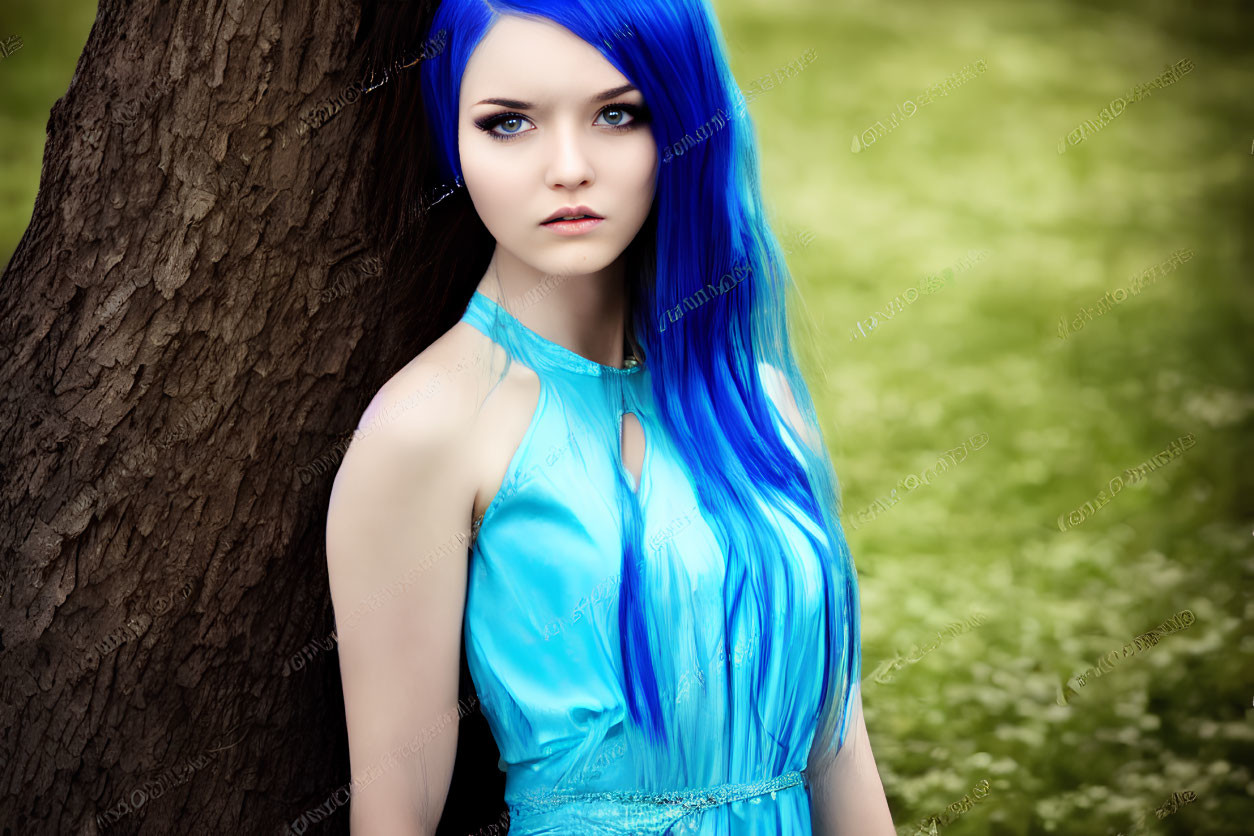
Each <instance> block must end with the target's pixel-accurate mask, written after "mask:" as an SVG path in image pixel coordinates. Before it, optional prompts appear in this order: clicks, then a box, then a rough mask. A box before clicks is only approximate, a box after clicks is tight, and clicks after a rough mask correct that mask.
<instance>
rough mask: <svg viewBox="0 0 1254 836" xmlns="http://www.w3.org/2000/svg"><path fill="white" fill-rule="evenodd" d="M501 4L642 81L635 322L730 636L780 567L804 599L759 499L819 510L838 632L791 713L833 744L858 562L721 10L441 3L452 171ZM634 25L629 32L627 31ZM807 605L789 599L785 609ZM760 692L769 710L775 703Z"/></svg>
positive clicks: (629, 642)
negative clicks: (642, 250) (644, 194)
mask: <svg viewBox="0 0 1254 836" xmlns="http://www.w3.org/2000/svg"><path fill="white" fill-rule="evenodd" d="M502 15H513V16H519V17H531V18H536V19H541V18H543V19H547V20H550V21H553V22H555V23H557V24H558V25H560V26H563V27H565V28H566V29H567V30H569V31H570V32H572V33H573V34H574V35H576V36H577V37H579V38H581V39H582V40H584V41H586V42H587V43H588V44H591V45H592V46H593V47H595V48H597V49H598V50H599V51H600V52H601V54H602V55H603V56H604V57H605V59H606V60H607V61H609V63H610V64H612V65H613V66H614V67H615V68H616V69H617V70H618V71H619V72H621V73H622V74H623V75H624V76H625V77H626V78H627V79H628V80H629V81H630V82H631V83H632V84H634V85H635V86H636V87H637V88H638V89H639V90H640V91H641V93H642V94H643V96H644V100H645V103H646V105H647V107H648V108H649V112H650V114H651V121H650V127H651V130H652V131H653V134H654V138H655V140H656V141H657V144H658V153H659V158H660V159H661V163H662V164H661V165H660V167H659V174H658V181H657V192H656V197H655V202H654V206H653V210H652V212H651V213H650V218H649V220H648V221H647V223H646V226H647V230H642V234H641V236H638V238H637V240H638V241H639V240H641V237H643V236H644V235H645V233H646V231H647V233H648V235H649V236H650V237H651V238H652V239H653V240H654V241H655V242H656V247H655V249H653V251H650V252H647V253H646V254H645V257H643V258H642V259H640V264H639V265H638V269H637V270H636V271H635V272H634V273H629V275H628V281H629V293H630V294H631V311H632V320H633V321H632V329H633V333H634V334H635V335H636V338H637V343H638V344H639V345H640V346H641V347H642V348H643V350H644V354H645V357H646V358H647V360H648V366H649V369H650V372H651V379H652V387H653V397H654V401H655V403H656V404H657V408H658V417H659V420H660V422H661V423H662V425H663V427H664V429H665V430H666V431H667V432H668V434H669V436H670V438H671V439H673V441H674V444H675V446H676V448H677V449H678V450H679V451H680V452H681V454H682V455H683V458H684V464H685V465H686V467H687V470H688V472H689V474H690V476H691V477H692V479H693V481H694V483H695V484H696V485H698V486H699V490H698V491H697V495H698V497H699V501H700V502H701V503H702V505H703V510H704V513H705V517H706V519H707V520H708V521H709V523H710V525H711V526H712V527H713V528H714V530H715V533H716V535H717V537H718V539H719V541H720V542H721V543H722V544H723V545H724V547H725V552H726V559H727V564H726V565H727V577H726V580H725V585H724V590H725V595H724V599H725V600H724V607H725V611H724V619H725V622H724V627H725V630H726V635H727V636H731V635H732V634H733V633H732V625H733V624H734V623H735V622H736V618H737V614H738V610H739V609H740V608H741V607H743V606H744V597H745V593H746V592H749V593H751V595H752V596H753V597H755V598H758V596H761V597H760V598H758V600H762V601H768V602H769V601H775V600H776V599H775V585H776V584H778V583H780V581H781V577H780V576H781V575H783V579H782V580H783V581H784V582H785V583H784V587H785V590H786V591H785V593H784V594H785V595H787V596H788V598H787V599H786V600H787V601H788V602H789V604H791V603H792V589H793V587H794V584H789V583H787V581H788V580H789V579H788V577H787V573H788V570H787V568H786V566H785V564H784V562H783V561H782V560H781V559H780V557H779V555H780V554H781V552H783V551H785V550H788V549H790V548H791V545H790V543H789V542H788V541H787V539H785V537H784V535H783V533H782V532H781V531H779V529H778V526H777V525H775V524H773V523H772V521H771V520H770V519H769V517H768V516H767V515H766V513H765V511H764V508H763V505H764V504H765V505H766V506H769V507H775V508H782V509H783V510H784V511H785V512H786V513H787V514H789V515H790V516H791V518H792V519H793V520H794V521H798V522H800V519H801V518H804V520H805V521H806V522H808V523H809V525H806V524H800V528H801V530H802V531H804V532H805V536H806V537H807V538H808V539H809V540H810V542H811V544H812V546H813V548H814V550H815V553H816V554H818V555H819V557H820V563H821V567H822V576H823V590H824V591H823V595H824V612H825V615H826V618H825V622H826V626H827V630H828V633H827V637H826V638H827V640H826V642H825V648H826V653H825V656H824V658H823V659H822V660H821V662H820V663H821V664H822V665H823V671H824V675H823V677H822V680H823V688H822V696H821V698H820V701H819V707H818V710H817V711H816V713H815V714H814V715H812V716H808V717H792V718H790V720H789V721H788V722H791V723H794V724H795V723H802V722H810V723H818V724H819V725H818V727H817V729H816V738H815V748H817V749H818V750H819V751H820V752H822V753H824V754H830V752H831V746H832V741H833V737H835V745H836V751H837V752H839V750H840V747H841V746H842V745H843V744H844V740H845V737H846V733H847V729H848V720H849V715H850V713H851V709H852V705H853V696H854V693H853V687H854V685H855V684H856V683H857V682H858V681H859V679H860V677H861V666H862V654H861V631H860V627H859V605H858V585H857V576H856V572H855V569H854V565H853V558H852V556H851V555H850V553H849V548H848V545H847V543H846V540H845V536H844V531H843V528H842V526H841V523H840V519H839V515H840V512H839V503H840V499H839V484H838V482H837V479H836V474H835V472H834V470H833V469H832V464H831V459H830V456H829V454H828V453H827V450H826V447H825V445H824V443H823V442H822V433H821V431H820V429H819V424H818V420H817V416H816V413H815V408H814V403H813V400H812V399H811V397H810V392H809V389H808V387H807V386H806V385H805V381H804V380H803V378H802V376H801V372H800V369H799V368H798V364H797V361H796V357H795V356H794V351H793V347H792V345H791V342H790V338H789V332H788V325H787V316H786V307H785V299H786V292H787V291H788V290H789V289H790V288H791V287H792V286H793V285H792V277H791V275H790V273H789V272H788V269H787V265H786V264H785V262H784V258H783V254H782V252H781V249H780V246H779V242H778V241H777V239H776V236H775V234H774V233H773V232H772V231H771V229H770V226H769V224H768V222H767V219H766V214H765V212H764V209H763V204H762V196H761V191H760V186H759V167H758V158H757V150H756V143H755V139H754V133H753V129H752V125H751V122H750V120H749V118H748V113H747V110H746V104H745V100H744V97H743V95H742V94H741V92H740V90H739V88H738V86H737V85H736V82H735V79H734V77H733V76H732V73H731V70H730V68H729V66H728V62H727V58H726V45H725V43H724V41H723V37H722V33H721V31H720V29H719V27H718V24H717V21H716V19H715V17H714V13H713V11H712V9H711V8H710V6H709V4H708V0H670V1H669V2H666V3H657V2H646V0H443V2H441V3H440V5H439V8H438V9H437V11H436V14H435V17H434V19H433V21H432V23H431V26H430V31H432V32H437V31H440V30H447V32H448V33H449V37H448V42H447V48H446V49H444V50H443V51H442V52H441V53H440V54H438V55H437V56H435V57H434V58H432V59H430V60H429V61H427V62H424V65H423V72H422V96H423V100H424V106H425V108H426V113H427V120H428V124H430V125H431V129H432V132H433V134H434V139H435V142H436V148H437V151H436V155H437V158H438V161H439V164H440V165H441V166H442V169H443V174H444V176H445V178H446V180H447V181H452V180H453V178H455V177H456V178H460V177H461V174H462V172H461V166H460V160H459V155H458V136H457V132H458V101H459V95H460V87H461V78H462V73H463V72H464V70H465V68H466V64H467V62H468V61H469V59H470V56H471V54H472V53H473V51H474V49H475V47H476V46H477V45H478V44H479V42H480V40H481V39H482V38H483V36H484V35H485V34H486V33H487V31H488V30H489V29H490V28H491V27H492V25H493V24H494V23H495V22H496V21H497V20H498V19H499V18H500V16H502ZM627 32H629V33H631V36H629V37H624V36H623V33H627ZM764 370H765V371H764ZM764 374H765V375H766V376H767V377H775V378H776V380H775V381H772V384H778V383H786V384H787V387H786V389H787V390H790V391H791V393H792V396H793V399H794V400H795V403H796V405H797V411H798V412H799V414H800V418H801V422H802V424H803V429H804V432H805V433H806V435H808V436H809V437H810V438H813V439H815V442H813V444H814V446H811V444H810V443H807V442H806V441H805V440H804V438H803V436H802V435H801V434H800V433H799V432H798V431H797V428H795V427H793V426H792V424H791V421H782V420H781V418H782V413H781V408H777V407H776V404H775V403H774V402H773V399H772V398H771V397H770V396H769V395H768V393H767V391H766V384H765V381H764ZM778 391H780V392H784V391H785V387H783V386H779V387H778ZM784 397H785V400H786V399H787V396H786V394H785V396H784ZM783 427H787V429H786V431H785V430H784V429H782V428H783ZM785 433H786V434H787V436H788V437H787V438H786V437H785ZM615 442H616V443H615V444H614V455H615V456H616V457H618V460H619V461H620V462H621V450H620V449H619V445H618V443H617V439H615ZM790 446H791V447H792V448H793V449H790ZM699 451H700V452H699ZM794 451H795V452H794ZM620 481H621V474H620ZM619 496H620V499H621V501H622V503H623V504H622V506H621V507H622V510H623V517H622V519H623V520H624V525H623V529H624V532H623V534H624V537H623V540H624V542H623V562H622V575H621V577H622V584H621V587H620V592H619V596H620V597H619V626H620V628H621V630H620V642H621V646H620V649H621V652H622V660H623V671H624V677H625V682H624V683H623V686H624V693H625V695H626V699H627V704H628V711H629V715H630V717H631V720H632V722H634V723H635V724H636V726H637V728H642V729H644V730H645V733H646V735H647V738H648V739H649V740H650V741H651V742H653V743H662V742H664V741H665V740H666V739H667V737H668V736H670V734H671V733H670V732H668V731H667V728H666V727H667V723H666V722H665V720H664V712H663V705H662V700H661V699H660V696H659V683H658V677H657V670H658V665H657V662H656V657H655V656H654V652H653V646H654V645H657V644H660V645H661V646H662V647H663V648H664V647H665V644H664V642H665V641H666V638H665V637H658V636H654V638H653V640H652V641H651V640H650V632H649V630H648V628H647V624H646V621H647V619H646V615H645V606H644V604H645V602H644V600H643V593H644V584H643V566H644V563H643V556H644V549H643V548H642V544H641V543H640V540H641V529H642V525H641V522H640V517H641V512H640V509H639V501H638V497H636V495H635V493H634V492H632V491H623V490H620V491H619ZM816 530H817V532H818V535H821V536H816V533H815V532H816ZM797 610H798V608H797V607H794V606H785V607H784V609H783V613H782V615H783V617H784V618H788V617H789V615H790V614H791V613H795V612H797ZM758 617H759V628H760V634H761V636H762V649H763V652H761V653H759V654H757V661H756V665H755V666H754V669H753V670H752V671H751V672H750V675H749V676H750V679H749V681H750V684H751V687H752V689H753V694H754V695H755V696H756V695H757V694H759V693H761V690H760V689H761V687H762V683H763V682H765V681H767V680H766V677H767V670H768V665H769V663H770V660H771V658H772V651H774V652H775V653H786V652H787V650H788V649H787V648H786V647H784V646H782V645H781V646H779V647H775V646H774V645H773V643H772V642H773V636H772V629H771V622H772V617H771V609H770V608H769V607H766V608H759V610H758ZM731 657H732V654H730V653H728V654H727V665H728V671H727V673H728V682H729V683H731V682H732V681H733V678H732V676H731V669H730V666H731V664H732V661H731ZM818 661H819V660H816V662H818ZM752 703H753V705H754V707H755V709H754V710H758V709H757V706H759V705H761V704H762V701H760V700H758V699H753V700H752ZM837 730H838V731H837Z"/></svg>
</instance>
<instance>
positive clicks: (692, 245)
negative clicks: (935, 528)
mask: <svg viewBox="0 0 1254 836" xmlns="http://www.w3.org/2000/svg"><path fill="white" fill-rule="evenodd" d="M424 31H426V32H427V33H428V34H430V33H439V37H440V38H441V39H442V40H441V41H440V43H441V44H442V48H441V49H440V50H439V51H438V53H437V54H433V55H427V56H426V57H424V59H423V60H422V61H421V63H420V64H419V65H418V66H417V68H416V69H417V71H418V72H419V73H420V77H419V78H420V80H419V81H416V82H414V83H417V84H420V85H421V104H422V109H421V118H420V117H419V116H418V115H414V116H413V118H412V119H410V118H409V117H408V115H407V112H406V111H404V110H403V109H401V110H398V111H397V113H398V114H399V115H394V117H393V122H392V124H393V125H394V126H395V125H399V124H402V123H408V125H409V128H408V129H409V130H410V131H418V130H422V131H424V132H429V134H428V135H429V136H430V137H431V143H432V146H433V148H434V164H435V166H436V167H437V168H438V171H439V172H440V175H441V179H442V181H443V182H444V183H445V184H451V185H450V186H449V187H447V188H444V189H442V190H438V191H435V192H432V191H430V190H428V189H423V190H422V191H423V193H424V194H427V195H436V197H435V198H434V199H427V200H424V201H423V203H424V205H423V206H422V209H423V213H422V215H421V217H419V216H416V215H412V214H411V215H406V216H399V217H398V218H397V220H396V226H395V230H397V233H396V238H397V240H399V241H405V242H407V244H406V245H405V246H402V247H400V248H399V250H405V251H408V252H410V253H411V254H412V253H413V252H418V251H422V252H425V250H422V249H421V247H418V246H409V245H410V244H421V245H423V246H434V247H436V248H437V249H436V251H435V253H436V255H435V257H434V259H433V260H431V261H428V262H426V264H425V266H426V272H428V273H429V274H430V275H431V276H432V277H433V278H432V279H431V282H430V287H429V290H427V293H428V299H429V307H430V311H429V312H427V313H426V314H425V315H424V317H423V318H422V320H421V325H420V326H418V330H424V329H425V330H424V333H430V332H434V335H438V336H437V338H435V339H433V340H432V341H429V344H427V343H424V345H425V347H424V348H423V350H421V352H420V353H419V354H418V356H417V357H415V358H414V359H413V361H412V362H410V363H409V364H408V365H407V366H405V368H403V369H402V370H401V371H400V372H398V373H397V374H396V375H395V376H394V377H392V378H391V379H390V380H389V381H388V382H387V383H386V384H385V385H384V386H383V387H382V388H381V389H380V390H379V392H378V393H377V395H376V396H375V398H374V400H373V401H372V402H371V404H370V406H369V407H368V408H367V410H366V412H365V413H364V415H363V416H362V420H361V430H362V436H361V437H359V440H358V441H357V442H356V443H354V444H353V445H352V446H351V447H350V449H349V451H348V453H347V454H346V456H345V458H344V462H343V464H342V466H341V469H340V471H339V473H338V474H337V477H336V481H335V486H334V489H333V493H332V497H331V506H330V510H329V518H328V528H327V555H328V569H329V573H330V584H331V592H332V596H333V601H334V603H335V605H336V613H337V627H338V639H339V648H340V666H341V673H342V678H343V687H344V701H345V709H346V713H347V722H348V733H349V748H350V756H351V761H352V767H353V773H354V776H355V781H354V795H353V803H352V810H351V819H352V825H353V828H354V831H355V832H362V833H369V834H401V833H404V834H413V833H423V834H426V833H433V832H434V830H435V825H436V823H437V822H438V821H439V818H440V814H441V811H442V808H443V804H444V800H445V796H446V793H447V791H448V787H449V780H450V776H451V772H452V767H453V760H454V753H455V749H456V740H457V716H458V715H460V714H461V712H460V711H459V710H454V709H453V708H452V706H453V705H454V703H455V701H456V697H457V686H458V663H459V658H460V656H459V652H460V640H461V639H462V637H463V636H464V639H465V647H466V658H467V662H468V666H469V670H470V673H471V676H472V678H473V682H474V686H475V690H476V693H477V698H478V701H479V707H480V708H481V709H482V711H483V714H484V716H485V717H486V719H487V721H488V724H489V726H490V728H491V730H492V733H493V735H494V737H495V739H496V742H497V745H498V747H499V750H500V763H499V766H500V768H501V769H502V770H503V771H505V772H506V789H505V800H506V802H507V803H508V805H509V812H510V829H509V833H510V834H514V836H519V835H520V834H564V833H570V834H588V833H681V832H692V833H702V834H732V833H762V834H768V833H769V834H781V836H782V835H783V834H796V833H811V832H813V833H816V834H858V835H859V836H875V835H876V834H885V836H886V835H887V834H891V833H892V832H893V831H892V820H891V817H890V815H889V812H888V806H887V802H886V800H885V797H884V791H883V788H882V786H881V783H880V780H879V776H878V773H877V771H876V768H875V762H874V758H873V756H872V753H871V749H870V744H869V742H868V740H867V734H866V727H865V723H864V722H863V719H862V714H861V700H860V696H859V693H858V690H857V686H858V680H859V679H860V671H861V651H860V629H859V623H858V594H857V579H856V575H855V571H854V566H853V561H852V559H851V557H850V555H849V551H848V548H847V546H846V542H845V538H844V533H843V530H842V529H841V525H840V522H839V519H838V516H837V514H838V511H837V502H838V493H837V483H836V479H835V475H834V474H833V472H832V469H831V463H830V459H829V457H828V455H827V453H826V450H825V448H824V445H823V442H822V437H821V434H820V431H819V428H818V424H817V420H816V418H815V413H814V406H813V402H812V400H811V398H810V396H809V393H808V391H807V389H806V387H805V383H804V381H803V380H802V378H801V376H800V373H799V371H798V368H797V363H796V360H795V357H794V353H793V348H792V346H791V344H790V341H789V337H788V331H787V327H786V316H785V306H784V302H785V291H786V290H787V289H788V287H789V282H790V279H789V276H788V273H787V269H786V266H785V264H784V261H783V258H782V255H781V253H780V250H779V246H778V243H777V241H776V239H775V237H774V236H773V234H772V233H771V231H770V229H769V227H768V225H767V223H766V220H765V212H764V208H763V205H762V200H761V197H760V194H759V188H758V170H757V161H756V152H755V149H754V140H753V133H752V129H751V126H750V123H749V120H748V114H747V111H746V109H745V103H744V98H743V96H742V95H741V94H740V91H739V89H738V88H737V86H736V84H735V81H734V79H733V77H732V75H731V73H730V71H729V69H728V66H727V61H726V57H725V49H724V46H723V41H722V37H721V34H720V32H719V29H718V27H717V23H716V21H715V19H714V16H713V13H712V12H711V10H710V8H709V6H708V4H707V2H706V0H670V1H669V2H666V3H656V2H645V0H628V1H627V2H623V0H581V2H569V0H518V1H516V0H497V2H494V3H492V4H490V5H489V4H486V3H482V2H479V1H478V0H444V2H442V3H441V4H440V5H439V7H438V9H437V10H436V12H435V15H434V19H433V20H432V21H431V22H430V24H429V26H428V27H426V28H425V29H424ZM409 71H410V72H412V70H409ZM395 83H397V84H398V85H399V84H400V83H401V78H399V77H398V78H397V79H396V80H395ZM398 89H399V88H398ZM395 133H396V131H395V130H394V131H393V134H394V136H393V140H394V143H393V146H392V147H393V148H399V147H400V146H399V144H398V143H403V142H405V141H409V142H415V143H417V142H419V140H416V139H413V138H412V137H411V138H409V139H408V140H406V139H405V138H404V137H398V136H395ZM402 158H403V155H402V154H398V157H397V160H401V159H402ZM386 176H387V177H388V178H390V179H391V180H392V181H393V182H394V183H403V184H404V189H407V190H409V192H408V193H412V192H413V191H415V190H417V187H416V186H414V182H416V181H417V179H418V178H417V176H416V175H415V174H414V173H413V171H412V170H411V169H410V168H406V167H405V166H403V165H399V166H398V167H394V168H392V169H390V170H389V171H388V172H387V175H386ZM424 186H425V184H424ZM415 230H420V231H419V232H415ZM406 235H408V236H410V237H409V238H406V237H405V236H406ZM385 237H386V236H385ZM450 241H453V242H455V245H454V246H451V247H450V245H449V242H450ZM441 245H442V246H443V248H442V249H440V247H441ZM396 251H398V250H397V249H394V252H396ZM475 257H480V258H481V260H479V261H478V262H477V264H476V262H474V261H473V260H472V259H473V258H475ZM482 258H486V264H485V262H484V261H483V260H482ZM440 259H443V262H442V261H441V260H440ZM390 263H391V264H392V265H393V269H395V265H396V264H398V263H404V261H403V259H399V260H398V259H396V258H394V259H393V261H391V262H390ZM432 263H435V264H436V265H437V267H436V269H431V267H430V265H431V264H432ZM468 264H469V265H474V266H472V267H468V266H467V265H468ZM449 265H451V267H450V266H449ZM446 268H447V269H446ZM450 312H452V314H454V315H455V316H456V319H455V321H454V322H452V323H449V322H447V321H446V319H447V318H448V316H449V313H450ZM468 546H469V553H468V554H467V547H468ZM381 591H382V592H381ZM363 602H365V603H363ZM362 776H367V777H364V778H363V777H362Z"/></svg>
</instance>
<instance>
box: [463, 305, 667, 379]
mask: <svg viewBox="0 0 1254 836" xmlns="http://www.w3.org/2000/svg"><path fill="white" fill-rule="evenodd" d="M470 304H471V305H479V306H480V307H483V308H485V309H486V312H487V313H489V314H496V315H498V316H499V321H500V322H503V323H504V324H505V325H506V326H507V327H508V328H510V329H511V330H512V331H513V332H514V333H515V334H517V335H519V336H520V337H521V338H522V339H523V340H525V341H526V342H527V343H528V344H529V345H530V346H531V347H532V348H534V349H535V350H536V351H538V352H539V353H541V354H543V355H544V356H545V357H546V358H547V359H548V360H549V361H550V362H552V363H553V364H555V365H557V366H560V367H562V368H565V369H568V370H570V371H572V372H579V373H580V374H591V375H601V376H608V375H632V374H636V373H638V372H639V371H640V370H641V369H643V368H644V366H643V365H642V364H640V363H637V364H636V365H634V366H628V367H626V368H622V369H620V368H618V367H617V366H607V365H605V364H604V363H598V362H596V361H595V360H589V359H588V358H587V357H584V356H583V355H582V354H578V353H576V352H574V351H571V350H570V349H569V348H567V347H566V346H564V345H561V344H559V343H555V342H553V341H552V340H550V339H547V338H546V337H542V336H540V334H538V333H536V332H535V331H533V330H531V329H530V328H528V327H527V326H526V325H523V324H522V322H520V321H519V320H518V318H517V317H515V316H514V315H513V314H511V313H510V312H509V311H507V310H505V308H503V307H501V305H500V303H498V302H497V301H496V300H495V299H493V298H492V297H491V296H488V295H487V294H486V293H483V292H481V291H479V290H476V291H475V292H474V295H473V296H471V297H470Z"/></svg>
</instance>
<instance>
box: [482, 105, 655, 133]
mask: <svg viewBox="0 0 1254 836" xmlns="http://www.w3.org/2000/svg"><path fill="white" fill-rule="evenodd" d="M607 113H625V114H627V115H628V116H630V117H631V121H629V122H624V123H622V124H618V125H607V126H606V127H608V128H610V129H612V130H615V131H629V130H632V129H633V128H637V127H641V126H643V125H647V124H648V123H649V109H648V108H647V107H645V106H644V105H638V104H632V103H630V102H612V103H610V104H607V105H606V106H605V107H603V108H601V109H600V110H599V111H598V112H597V116H598V117H599V116H603V115H605V114H607ZM506 122H528V123H530V122H531V120H530V119H529V118H527V117H526V116H524V115H523V114H521V113H517V112H515V111H508V112H505V113H494V114H492V115H491V116H484V117H482V118H479V119H476V120H475V127H476V128H478V129H479V130H481V131H483V132H484V133H486V134H487V135H488V136H490V137H492V138H493V139H498V140H501V141H502V142H509V141H510V140H512V139H513V138H514V137H516V136H521V135H522V134H524V133H526V131H522V130H517V131H513V132H511V133H497V131H496V128H497V126H498V125H502V124H504V123H506Z"/></svg>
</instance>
